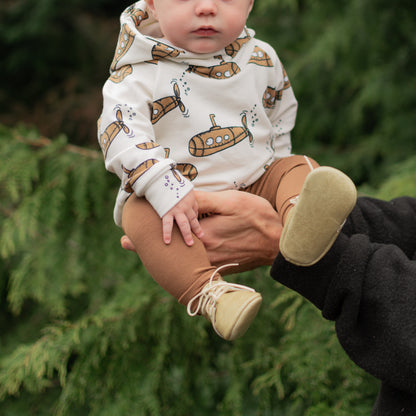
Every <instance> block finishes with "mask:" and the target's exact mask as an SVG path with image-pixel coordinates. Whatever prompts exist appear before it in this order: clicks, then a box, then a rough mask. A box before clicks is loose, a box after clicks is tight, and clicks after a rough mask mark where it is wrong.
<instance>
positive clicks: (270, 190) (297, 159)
mask: <svg viewBox="0 0 416 416" xmlns="http://www.w3.org/2000/svg"><path fill="white" fill-rule="evenodd" d="M317 166H318V164H317V163H316V162H315V161H314V160H312V159H310V158H307V157H306V156H290V157H287V158H282V159H279V160H277V161H276V162H274V163H273V164H272V165H271V166H270V167H269V169H268V170H267V171H266V172H265V173H264V175H263V176H262V177H261V178H260V179H259V180H257V181H256V182H255V183H254V184H252V185H251V186H249V187H248V188H247V189H246V191H247V192H250V193H252V194H255V195H259V196H261V197H263V198H265V199H267V200H268V201H269V202H270V203H271V204H272V206H273V208H275V209H276V211H277V212H278V213H279V214H280V216H281V217H282V221H283V223H284V220H285V218H286V215H287V212H288V208H290V207H291V205H292V203H291V202H290V200H291V199H293V198H295V197H296V196H298V195H299V193H300V191H301V189H302V186H303V183H304V181H305V178H306V176H307V175H308V173H309V172H310V171H311V170H312V169H314V168H316V167H317ZM122 223H123V230H124V232H125V233H126V235H127V236H128V237H129V238H130V240H131V241H132V242H133V244H134V246H135V248H136V251H137V254H138V255H139V257H140V259H141V261H142V263H143V265H144V266H145V267H146V269H147V270H148V272H149V273H150V274H151V276H152V277H153V279H154V280H155V281H156V282H157V283H158V284H159V285H160V286H161V287H162V288H163V289H164V290H166V291H167V292H168V293H170V294H171V295H172V296H174V297H175V298H176V299H178V301H179V302H180V303H182V304H184V305H186V304H187V303H188V302H189V301H190V300H191V299H192V298H193V297H194V296H195V295H197V294H198V293H199V292H200V291H201V289H202V288H203V287H204V286H205V285H206V284H207V283H208V281H209V279H210V278H211V276H212V274H213V273H214V272H215V270H216V267H214V266H212V265H211V264H210V262H209V260H208V256H207V253H206V251H205V247H204V245H203V244H202V242H201V241H200V240H199V239H198V238H196V237H194V240H195V243H194V245H193V246H192V247H188V246H187V245H186V244H185V243H184V241H183V239H182V235H181V233H180V231H179V229H178V227H177V226H176V225H175V226H174V229H173V232H172V242H171V243H170V244H169V245H166V244H165V243H164V242H163V240H162V221H161V219H160V217H159V216H158V214H157V213H156V212H155V211H154V209H153V207H152V206H151V205H150V204H149V203H148V202H147V201H146V200H145V199H144V198H137V197H131V198H129V199H128V200H127V202H126V204H125V206H124V209H123V218H122ZM218 277H219V276H218ZM218 277H216V278H218Z"/></svg>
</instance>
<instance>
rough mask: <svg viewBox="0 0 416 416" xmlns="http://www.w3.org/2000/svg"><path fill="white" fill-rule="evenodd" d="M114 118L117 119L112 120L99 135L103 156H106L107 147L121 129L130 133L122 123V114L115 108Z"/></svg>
mask: <svg viewBox="0 0 416 416" xmlns="http://www.w3.org/2000/svg"><path fill="white" fill-rule="evenodd" d="M116 118H117V121H113V122H112V123H111V124H110V125H108V126H107V128H106V129H105V131H104V132H103V134H101V136H100V146H101V150H102V151H103V153H104V157H107V152H108V148H109V147H110V146H111V143H113V140H114V139H115V138H116V136H117V135H118V134H119V133H120V132H121V131H122V130H123V131H124V133H126V134H129V133H130V129H129V128H128V127H127V126H126V125H125V124H124V121H123V114H122V112H121V110H120V109H117V112H116Z"/></svg>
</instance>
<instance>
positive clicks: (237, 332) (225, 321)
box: [187, 269, 262, 341]
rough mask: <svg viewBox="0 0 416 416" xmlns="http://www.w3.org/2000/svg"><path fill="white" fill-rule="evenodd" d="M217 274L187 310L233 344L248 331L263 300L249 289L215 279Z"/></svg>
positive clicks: (190, 302) (189, 304) (193, 299)
mask: <svg viewBox="0 0 416 416" xmlns="http://www.w3.org/2000/svg"><path fill="white" fill-rule="evenodd" d="M217 270H218V269H217ZM216 273H217V271H215V272H214V273H213V275H212V276H211V279H210V281H209V282H208V283H207V284H206V285H205V286H204V288H203V289H202V290H201V292H200V293H199V294H198V295H196V296H195V297H194V298H192V299H191V300H190V301H189V302H188V307H187V311H188V314H189V315H190V316H195V315H203V316H204V317H205V318H206V319H207V320H208V321H210V322H211V324H212V327H213V328H214V330H215V332H216V333H217V334H218V335H219V336H220V337H221V338H224V339H225V340H227V341H233V340H235V339H237V338H240V337H242V336H243V335H244V334H245V332H246V331H247V329H248V328H249V326H250V324H251V323H252V321H253V319H254V318H255V317H256V315H257V312H258V310H259V308H260V305H261V302H262V297H261V295H260V294H259V293H257V292H256V291H255V290H254V289H252V288H250V287H247V286H243V285H238V284H234V283H228V282H225V281H224V280H222V279H219V280H213V277H214V276H215V274H216ZM195 303H196V306H195Z"/></svg>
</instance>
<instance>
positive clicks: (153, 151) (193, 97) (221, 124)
mask: <svg viewBox="0 0 416 416" xmlns="http://www.w3.org/2000/svg"><path fill="white" fill-rule="evenodd" d="M120 20H121V32H120V36H119V40H118V45H117V49H116V53H115V56H114V60H113V62H112V65H111V76H110V78H109V79H108V80H107V82H106V83H105V85H104V88H103V97H104V105H103V112H102V115H101V117H100V119H99V122H98V139H99V143H100V146H101V148H102V151H103V153H104V158H105V165H106V168H107V170H109V171H110V172H114V173H116V174H117V175H118V177H119V178H120V179H121V188H120V191H119V193H118V196H117V200H116V205H115V209H114V219H115V222H116V224H118V225H121V214H122V209H123V206H124V203H125V201H126V200H127V198H128V197H129V196H130V195H131V194H132V193H133V192H134V193H135V194H136V195H137V196H139V197H145V198H146V199H147V200H148V201H149V203H150V204H151V205H152V206H153V208H154V209H155V210H156V212H157V213H158V214H159V215H160V216H161V217H162V216H163V215H164V214H165V213H166V212H167V211H169V210H170V209H171V208H172V207H173V206H174V205H176V203H177V202H178V201H179V200H180V199H181V198H183V197H184V196H185V195H186V194H187V193H188V192H189V191H190V190H191V189H193V187H195V189H198V190H205V191H219V190H225V189H243V188H245V187H246V186H248V185H250V184H252V183H253V182H255V181H256V180H257V179H258V178H260V176H261V175H262V174H263V173H264V172H265V170H266V169H267V168H268V166H269V165H270V164H271V163H272V162H273V161H275V160H276V159H278V158H282V157H286V156H289V155H290V154H291V143H290V131H291V130H292V128H293V126H294V124H295V118H296V111H297V102H296V99H295V97H294V94H293V91H292V88H291V86H290V83H289V80H288V78H287V75H286V73H285V70H284V68H283V66H282V64H281V63H280V61H279V58H278V57H277V55H276V53H275V51H274V50H273V48H272V47H271V46H270V45H268V44H267V43H265V42H262V41H260V40H258V39H255V38H254V32H253V31H252V30H250V29H245V30H244V32H243V33H242V34H241V36H240V37H239V38H238V39H237V40H236V41H235V42H233V43H232V44H230V45H229V46H227V47H226V48H225V49H223V50H220V51H218V52H217V53H214V54H195V53H191V52H187V51H184V50H181V49H178V48H176V47H174V46H173V45H170V44H169V43H168V42H167V41H166V40H164V39H161V34H160V29H159V25H158V23H157V22H156V21H155V20H154V19H153V18H151V17H150V13H147V12H146V4H145V2H144V1H139V2H137V3H135V4H133V5H132V6H130V7H129V8H128V9H127V10H125V11H124V12H123V14H122V15H121V19H120Z"/></svg>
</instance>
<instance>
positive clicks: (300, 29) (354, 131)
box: [252, 0, 416, 185]
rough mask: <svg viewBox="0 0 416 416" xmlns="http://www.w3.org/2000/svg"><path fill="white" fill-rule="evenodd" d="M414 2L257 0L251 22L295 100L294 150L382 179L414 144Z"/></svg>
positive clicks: (361, 176)
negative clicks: (271, 49) (279, 62)
mask: <svg viewBox="0 0 416 416" xmlns="http://www.w3.org/2000/svg"><path fill="white" fill-rule="evenodd" d="M415 13H416V3H414V2H410V1H408V0H399V1H395V2H391V1H386V0H352V1H348V2H345V1H343V2H339V1H337V2H334V1H331V0H320V1H312V0H309V1H308V0H304V1H295V0H286V1H280V2H274V1H270V0H260V2H259V5H258V7H257V9H256V13H255V14H254V15H253V17H252V25H253V26H254V27H255V28H257V29H258V30H257V33H258V35H259V36H260V37H264V38H266V39H267V40H269V41H270V42H271V43H272V44H273V45H274V46H275V47H276V49H277V51H278V53H279V55H280V57H281V59H282V60H283V62H284V64H285V66H286V69H287V70H288V74H289V77H290V79H291V82H292V85H293V87H294V90H295V93H296V96H297V98H298V100H299V113H298V120H297V125H296V128H295V131H294V135H293V143H294V150H295V151H296V152H301V153H309V154H311V155H312V156H314V157H316V158H317V159H318V161H319V162H321V163H322V164H329V165H335V166H337V167H339V168H341V169H342V170H344V171H346V172H348V173H349V174H350V175H351V176H352V177H353V179H354V180H355V182H356V183H358V184H362V183H365V182H372V183H373V184H376V185H380V184H381V183H382V182H383V180H384V178H385V177H386V175H387V174H388V172H387V170H388V167H389V166H390V165H391V164H393V163H397V162H400V161H402V160H403V159H404V158H406V157H407V155H408V154H412V153H414V152H415V151H416V141H415V140H414V120H415V117H414V115H415V111H416V94H415V92H414V91H415V90H416V78H415V76H414V69H415V67H416V53H415V50H416V48H415V46H416V22H415V19H413V16H414V15H415Z"/></svg>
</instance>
